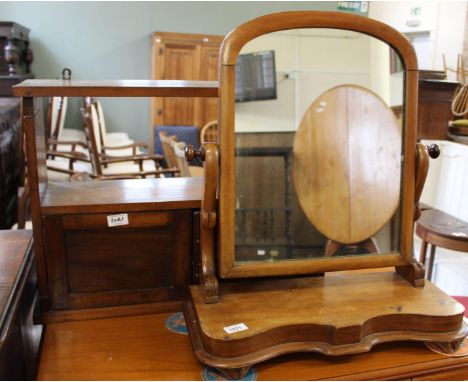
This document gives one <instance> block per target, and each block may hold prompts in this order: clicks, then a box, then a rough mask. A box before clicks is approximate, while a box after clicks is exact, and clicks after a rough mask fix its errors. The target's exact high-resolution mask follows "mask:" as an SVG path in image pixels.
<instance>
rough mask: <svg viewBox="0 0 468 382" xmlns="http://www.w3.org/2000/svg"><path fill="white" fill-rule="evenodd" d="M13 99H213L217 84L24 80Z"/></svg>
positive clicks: (167, 81)
mask: <svg viewBox="0 0 468 382" xmlns="http://www.w3.org/2000/svg"><path fill="white" fill-rule="evenodd" d="M13 95H14V96H15V97H44V96H54V97H217V96H218V82H217V81H182V80H107V81H89V80H45V79H43V80H36V79H32V80H25V81H23V82H21V83H19V84H17V85H15V86H13Z"/></svg>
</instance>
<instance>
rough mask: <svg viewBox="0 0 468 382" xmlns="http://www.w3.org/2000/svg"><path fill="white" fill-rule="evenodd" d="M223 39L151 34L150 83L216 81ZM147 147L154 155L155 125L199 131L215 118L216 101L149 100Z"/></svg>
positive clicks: (181, 34)
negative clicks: (180, 126)
mask: <svg viewBox="0 0 468 382" xmlns="http://www.w3.org/2000/svg"><path fill="white" fill-rule="evenodd" d="M222 40H223V36H213V35H199V34H187V33H169V32H154V33H153V37H152V50H151V79H153V80H207V81H216V80H217V79H218V51H219V47H220V45H221V41H222ZM150 105H151V106H150V146H151V149H152V151H153V144H154V137H153V128H154V126H155V125H191V126H197V127H199V128H201V127H202V126H203V125H204V124H206V123H207V122H209V121H211V120H213V119H216V118H217V105H218V103H217V99H216V98H171V97H166V98H152V99H151V103H150Z"/></svg>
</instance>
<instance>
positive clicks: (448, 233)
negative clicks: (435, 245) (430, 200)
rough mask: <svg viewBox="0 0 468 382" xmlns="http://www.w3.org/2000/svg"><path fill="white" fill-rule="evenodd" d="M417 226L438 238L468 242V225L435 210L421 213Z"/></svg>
mask: <svg viewBox="0 0 468 382" xmlns="http://www.w3.org/2000/svg"><path fill="white" fill-rule="evenodd" d="M417 225H418V226H420V227H422V228H424V229H425V230H427V231H429V232H432V233H435V234H437V235H439V236H444V237H447V238H451V239H455V240H464V241H466V240H468V223H467V222H465V221H463V220H460V219H458V218H456V217H455V216H452V215H449V214H447V213H445V212H443V211H440V210H437V209H428V210H425V211H423V212H422V213H421V217H420V218H419V220H418V221H417Z"/></svg>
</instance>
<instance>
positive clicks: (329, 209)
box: [293, 85, 401, 244]
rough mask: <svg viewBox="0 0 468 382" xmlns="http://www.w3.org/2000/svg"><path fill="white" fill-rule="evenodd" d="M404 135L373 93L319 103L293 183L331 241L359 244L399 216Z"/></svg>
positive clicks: (302, 138)
mask: <svg viewBox="0 0 468 382" xmlns="http://www.w3.org/2000/svg"><path fill="white" fill-rule="evenodd" d="M400 153H401V131H400V128H399V127H398V124H397V121H396V119H395V116H394V114H393V112H392V110H391V109H390V108H389V107H388V106H387V105H386V104H385V103H384V102H383V101H382V100H381V99H380V98H379V97H378V96H377V95H375V94H374V93H372V92H371V91H369V90H367V89H365V88H362V87H359V86H355V85H343V86H338V87H335V88H332V89H330V90H328V91H327V92H325V93H324V94H322V95H321V96H320V97H318V98H317V99H316V100H315V101H314V102H313V103H312V105H311V106H310V107H309V109H308V110H307V112H306V113H305V115H304V117H303V119H302V122H301V124H300V126H299V129H298V130H297V133H296V135H295V137H294V145H293V180H294V186H295V189H296V193H297V196H298V199H299V203H300V204H301V207H302V209H303V210H304V213H305V214H306V216H307V217H308V219H309V221H310V222H311V223H312V224H313V225H314V226H315V227H316V228H317V229H318V230H319V231H321V232H322V234H324V235H325V236H327V237H328V238H330V239H332V240H335V241H337V242H340V243H344V244H350V243H357V242H360V241H363V240H366V239H368V238H370V237H372V236H373V235H374V234H375V233H377V232H378V231H379V230H380V229H381V228H382V227H383V226H384V225H385V223H387V222H388V221H389V220H390V218H391V217H392V216H393V214H394V213H395V211H396V209H397V207H398V202H399V196H400V165H401V154H400Z"/></svg>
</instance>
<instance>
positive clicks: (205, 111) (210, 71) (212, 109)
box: [195, 46, 219, 127]
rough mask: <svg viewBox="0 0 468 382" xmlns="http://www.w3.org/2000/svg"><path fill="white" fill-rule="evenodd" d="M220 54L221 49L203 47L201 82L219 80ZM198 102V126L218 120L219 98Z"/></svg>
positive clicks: (200, 99)
mask: <svg viewBox="0 0 468 382" xmlns="http://www.w3.org/2000/svg"><path fill="white" fill-rule="evenodd" d="M218 54H219V47H213V46H202V47H201V64H200V80H203V81H217V80H218ZM197 101H198V104H197V107H196V109H195V110H196V113H197V119H196V121H197V122H196V125H197V126H199V127H203V126H204V125H206V124H207V123H208V122H210V121H213V120H215V119H218V99H217V98H198V99H197Z"/></svg>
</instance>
